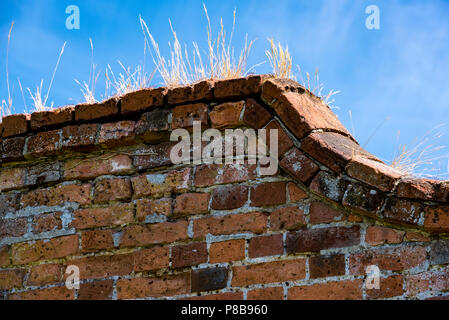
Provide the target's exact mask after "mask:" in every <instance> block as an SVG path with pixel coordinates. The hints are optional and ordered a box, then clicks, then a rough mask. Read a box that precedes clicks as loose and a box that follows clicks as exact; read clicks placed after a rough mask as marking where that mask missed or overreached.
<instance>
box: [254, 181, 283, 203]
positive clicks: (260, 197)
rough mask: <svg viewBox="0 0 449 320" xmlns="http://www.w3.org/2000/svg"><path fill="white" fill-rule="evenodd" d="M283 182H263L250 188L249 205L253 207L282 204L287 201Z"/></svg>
mask: <svg viewBox="0 0 449 320" xmlns="http://www.w3.org/2000/svg"><path fill="white" fill-rule="evenodd" d="M286 186H287V184H286V183H285V182H265V183H260V184H258V185H256V186H254V187H252V188H251V205H252V206H254V207H262V206H270V205H277V204H284V203H285V202H286V201H287V195H286Z"/></svg>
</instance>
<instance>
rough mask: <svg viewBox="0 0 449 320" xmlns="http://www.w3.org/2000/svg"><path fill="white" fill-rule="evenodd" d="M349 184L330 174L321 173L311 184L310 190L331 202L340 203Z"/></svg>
mask: <svg viewBox="0 0 449 320" xmlns="http://www.w3.org/2000/svg"><path fill="white" fill-rule="evenodd" d="M348 184H349V183H348V182H347V181H345V180H343V179H340V178H338V177H337V176H335V175H333V174H331V173H329V172H326V171H320V172H319V173H318V174H317V175H316V176H315V178H313V180H312V182H311V183H310V189H311V190H312V191H315V192H316V193H318V194H321V195H323V196H325V197H326V198H329V199H330V200H334V201H336V202H340V201H341V200H342V198H343V194H344V193H345V190H346V188H347V186H348Z"/></svg>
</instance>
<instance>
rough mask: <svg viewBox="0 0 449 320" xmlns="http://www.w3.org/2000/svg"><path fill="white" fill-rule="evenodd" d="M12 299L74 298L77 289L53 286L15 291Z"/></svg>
mask: <svg viewBox="0 0 449 320" xmlns="http://www.w3.org/2000/svg"><path fill="white" fill-rule="evenodd" d="M9 299H11V300H73V299H75V290H69V289H67V288H66V287H65V286H63V287H51V288H46V289H40V290H32V291H25V292H19V293H13V294H11V295H10V296H9Z"/></svg>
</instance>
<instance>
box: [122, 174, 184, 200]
mask: <svg viewBox="0 0 449 320" xmlns="http://www.w3.org/2000/svg"><path fill="white" fill-rule="evenodd" d="M191 171H192V169H191V168H186V169H184V170H180V171H171V172H168V173H153V174H148V175H142V176H137V177H134V178H132V179H131V182H132V186H133V190H134V194H135V196H136V197H142V196H152V197H161V196H163V195H170V193H171V192H175V191H178V192H180V191H185V190H187V189H188V188H189V187H190V184H191V182H190V175H191Z"/></svg>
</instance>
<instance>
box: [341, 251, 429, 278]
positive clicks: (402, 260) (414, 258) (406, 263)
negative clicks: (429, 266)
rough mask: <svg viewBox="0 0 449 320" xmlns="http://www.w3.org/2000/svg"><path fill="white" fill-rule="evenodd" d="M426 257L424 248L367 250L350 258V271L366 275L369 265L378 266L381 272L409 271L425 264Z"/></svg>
mask: <svg viewBox="0 0 449 320" xmlns="http://www.w3.org/2000/svg"><path fill="white" fill-rule="evenodd" d="M426 255H427V254H426V249H425V248H424V247H400V248H393V249H390V248H387V249H377V250H367V251H363V252H361V253H354V254H351V255H350V256H349V271H350V272H351V274H365V269H366V267H367V266H369V265H377V266H378V267H379V269H380V270H392V271H402V270H407V269H410V268H413V267H416V266H419V265H421V264H422V263H424V261H425V260H426Z"/></svg>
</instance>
